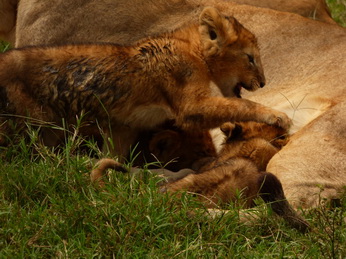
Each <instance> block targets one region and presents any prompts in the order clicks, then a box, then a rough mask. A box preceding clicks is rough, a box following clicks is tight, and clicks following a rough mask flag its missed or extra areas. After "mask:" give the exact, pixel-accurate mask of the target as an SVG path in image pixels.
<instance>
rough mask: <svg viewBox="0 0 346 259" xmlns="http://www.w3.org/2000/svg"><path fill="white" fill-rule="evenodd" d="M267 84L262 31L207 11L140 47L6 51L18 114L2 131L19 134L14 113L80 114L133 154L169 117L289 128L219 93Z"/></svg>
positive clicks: (6, 87)
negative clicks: (146, 133) (142, 134)
mask: <svg viewBox="0 0 346 259" xmlns="http://www.w3.org/2000/svg"><path fill="white" fill-rule="evenodd" d="M264 80H265V79H264V75H263V71H262V68H261V61H260V57H259V51H258V49H257V43H256V38H255V37H254V35H253V34H251V33H250V32H249V31H248V30H247V29H245V28H244V27H243V26H242V25H241V24H239V23H238V22H237V20H235V19H234V18H232V17H225V16H222V15H220V14H219V12H218V11H217V9H215V8H212V7H206V8H205V9H204V10H203V11H202V12H201V14H200V17H199V22H198V23H192V24H188V25H186V26H184V27H182V28H180V29H177V30H175V31H173V32H171V33H167V34H164V35H161V36H158V37H155V38H149V39H145V40H143V41H140V42H138V43H137V44H135V45H134V46H129V47H122V46H118V45H111V44H107V45H67V46H61V47H41V48H39V47H32V48H24V49H14V50H11V51H8V52H6V53H4V54H2V55H1V56H0V86H1V92H2V93H3V96H2V102H1V111H2V114H4V113H5V114H8V116H2V124H1V132H2V133H3V134H5V135H7V134H9V133H10V128H9V123H7V117H10V118H12V119H13V120H15V122H16V124H17V125H18V124H20V123H21V122H22V121H23V116H29V117H30V118H31V119H34V120H35V121H36V122H37V121H43V122H53V123H56V124H59V123H60V122H61V120H62V119H64V120H66V122H67V124H74V123H76V121H75V120H76V115H78V114H84V115H83V116H84V120H86V121H94V120H97V124H98V125H99V127H100V128H101V129H102V130H103V131H104V132H105V133H106V135H108V136H109V137H112V139H113V143H111V145H109V148H110V149H111V153H113V155H119V156H120V157H125V156H127V154H128V152H129V148H130V146H131V144H133V143H134V141H135V139H136V137H137V134H138V132H139V131H141V130H144V129H150V128H153V127H155V126H157V125H160V124H161V123H163V122H164V121H166V120H168V119H174V120H175V123H176V125H177V126H179V127H181V128H183V129H190V130H191V129H198V130H199V129H209V128H212V127H216V126H218V125H220V124H221V123H223V122H225V121H229V120H239V121H248V120H254V121H259V122H265V123H268V124H271V125H274V124H275V125H279V126H281V127H283V128H286V129H287V128H288V127H289V125H290V119H289V118H288V117H287V116H286V115H285V114H284V113H281V112H277V111H275V110H272V109H269V108H266V107H265V106H262V105H258V104H256V103H254V102H251V101H248V100H244V99H238V98H229V99H227V98H224V97H215V96H214V95H215V94H218V95H220V93H222V95H223V96H227V97H232V96H238V95H239V91H240V87H245V88H246V89H248V90H250V91H254V90H257V89H258V88H260V87H263V86H264V82H265V81H264ZM23 104H25V105H23ZM13 114H14V115H15V116H12V115H13ZM38 123H39V122H38ZM47 134H48V136H47ZM43 135H45V136H44V139H50V142H53V141H52V140H51V138H54V137H55V136H54V134H50V133H47V131H44V129H43ZM108 144H109V143H108Z"/></svg>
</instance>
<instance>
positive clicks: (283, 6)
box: [0, 0, 335, 47]
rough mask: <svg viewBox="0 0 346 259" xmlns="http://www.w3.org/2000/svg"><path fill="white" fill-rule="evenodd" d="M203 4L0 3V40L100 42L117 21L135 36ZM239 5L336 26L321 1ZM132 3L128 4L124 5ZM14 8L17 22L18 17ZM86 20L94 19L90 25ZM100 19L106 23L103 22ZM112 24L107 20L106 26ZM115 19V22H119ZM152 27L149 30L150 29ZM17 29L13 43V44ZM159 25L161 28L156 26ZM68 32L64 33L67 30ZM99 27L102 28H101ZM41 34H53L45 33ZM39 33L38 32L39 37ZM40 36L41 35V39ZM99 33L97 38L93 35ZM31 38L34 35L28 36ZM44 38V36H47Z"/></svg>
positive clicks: (136, 0)
mask: <svg viewBox="0 0 346 259" xmlns="http://www.w3.org/2000/svg"><path fill="white" fill-rule="evenodd" d="M198 2H203V1H191V0H189V1H182V0H165V1H162V0H147V1H143V0H132V1H131V2H128V1H124V0H117V1H107V0H101V1H100V0H83V1H71V0H64V1H58V0H50V1H35V0H21V1H18V0H1V1H0V38H1V39H4V40H6V41H8V42H10V43H11V44H12V46H17V47H19V46H25V45H28V43H29V44H32V43H33V42H35V43H34V44H42V43H45V44H52V43H53V44H54V43H56V42H57V41H60V42H65V43H66V42H74V38H75V32H77V33H79V37H81V35H80V31H81V28H83V27H85V28H88V33H86V34H85V35H84V36H83V37H85V39H84V40H83V41H90V38H89V37H90V34H89V32H90V31H91V32H92V33H93V36H94V39H95V38H96V40H104V34H103V32H102V31H103V30H109V31H111V30H114V28H115V27H113V26H112V23H113V21H117V22H118V26H117V27H116V28H117V31H118V32H117V33H119V32H120V31H127V32H129V33H131V34H136V33H137V30H140V28H142V27H143V28H145V27H147V28H148V27H149V28H151V29H150V30H151V31H152V32H154V33H155V31H157V29H158V28H159V27H158V26H157V25H156V21H157V20H158V19H159V18H158V17H160V16H161V14H162V13H169V12H171V13H172V16H173V17H169V16H168V17H167V18H168V19H172V18H173V19H174V18H175V17H174V13H175V12H176V11H177V10H179V8H180V9H183V10H186V9H187V8H188V7H187V6H186V5H188V4H191V3H192V4H198ZM232 2H236V3H239V4H248V5H253V6H259V7H264V8H272V9H274V10H279V11H283V12H292V13H297V14H300V15H302V16H306V17H311V18H313V19H316V20H320V21H324V22H327V23H335V22H334V20H333V19H332V18H331V16H330V12H329V9H328V7H327V5H326V3H325V0H291V1H284V0H261V1H258V0H234V1H232ZM129 3H131V4H129ZM17 9H18V20H16V17H17ZM138 10H142V12H140V13H141V18H140V19H141V21H138V18H137V17H135V18H134V17H132V15H134V14H138V13H139V12H138ZM89 21H93V22H92V23H90V22H89ZM104 21H109V22H108V24H105V23H104ZM110 21H112V22H110ZM119 21H121V22H122V24H123V25H122V24H121V22H120V24H119ZM152 25H154V26H152ZM16 26H17V42H16V40H15V36H16V35H15V34H16ZM160 26H161V27H164V24H161V25H160ZM66 28H69V31H66ZM100 28H102V29H101V30H100ZM45 31H51V32H52V31H54V33H53V34H50V35H46V34H45V33H44V32H45ZM40 32H43V33H40ZM40 34H41V35H40ZM96 34H99V35H102V34H103V36H101V37H99V36H98V35H96ZM33 35H34V37H33ZM47 36H48V37H47Z"/></svg>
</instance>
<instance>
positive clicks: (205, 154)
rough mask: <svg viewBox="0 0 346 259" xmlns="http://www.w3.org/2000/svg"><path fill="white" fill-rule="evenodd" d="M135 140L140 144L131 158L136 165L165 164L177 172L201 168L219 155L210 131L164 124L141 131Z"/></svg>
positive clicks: (154, 165)
mask: <svg viewBox="0 0 346 259" xmlns="http://www.w3.org/2000/svg"><path fill="white" fill-rule="evenodd" d="M135 143H138V144H136V148H135V150H134V152H133V154H134V156H136V157H135V159H133V158H128V160H129V161H131V163H132V164H133V165H134V166H143V165H145V164H146V165H147V166H149V168H157V167H162V166H164V168H166V169H168V170H170V171H174V172H176V171H179V170H181V169H183V168H191V169H192V170H198V169H199V168H200V167H201V166H202V165H203V164H204V163H205V162H206V161H208V160H209V159H210V158H211V157H216V150H215V148H214V144H213V141H212V138H211V136H210V134H209V131H208V130H205V131H202V130H195V131H184V130H181V129H179V128H176V127H172V126H171V125H164V126H163V127H159V128H157V129H155V130H152V131H145V132H141V133H140V135H139V137H138V139H137V141H136V142H135ZM148 164H149V165H148Z"/></svg>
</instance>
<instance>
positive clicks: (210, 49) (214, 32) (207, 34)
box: [199, 7, 238, 56]
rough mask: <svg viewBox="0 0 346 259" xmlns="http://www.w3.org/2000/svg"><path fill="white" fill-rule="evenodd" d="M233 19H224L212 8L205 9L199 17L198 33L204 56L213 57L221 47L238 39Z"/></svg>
mask: <svg viewBox="0 0 346 259" xmlns="http://www.w3.org/2000/svg"><path fill="white" fill-rule="evenodd" d="M233 21H235V19H234V18H229V19H228V18H226V17H224V16H222V15H221V14H220V13H219V11H218V10H217V9H215V8H213V7H206V8H204V10H203V11H202V13H201V15H200V17H199V33H200V35H201V43H202V45H203V50H204V55H205V56H213V55H215V54H217V53H218V52H219V51H220V50H221V48H222V47H223V46H225V45H226V44H231V43H233V42H235V41H236V40H237V39H238V33H237V30H236V28H235V26H236V24H237V23H234V22H233Z"/></svg>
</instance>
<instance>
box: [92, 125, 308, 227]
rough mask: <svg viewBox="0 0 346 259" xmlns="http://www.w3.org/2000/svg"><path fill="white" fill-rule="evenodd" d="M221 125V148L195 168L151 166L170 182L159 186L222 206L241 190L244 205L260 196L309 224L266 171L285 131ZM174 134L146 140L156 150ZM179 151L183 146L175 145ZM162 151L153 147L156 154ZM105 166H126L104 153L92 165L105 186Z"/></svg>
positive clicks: (294, 222) (290, 218) (292, 220)
mask: <svg viewBox="0 0 346 259" xmlns="http://www.w3.org/2000/svg"><path fill="white" fill-rule="evenodd" d="M221 130H222V131H223V133H224V135H225V141H224V144H223V148H222V150H221V152H220V154H219V155H218V156H214V157H204V158H200V162H202V163H199V161H196V163H197V164H202V165H201V166H200V168H196V169H195V170H196V171H194V170H191V169H189V168H186V169H181V170H179V171H178V172H171V171H169V170H166V169H154V170H151V171H152V173H154V174H159V175H161V176H162V177H163V178H164V179H165V180H166V181H167V182H168V183H167V184H165V185H164V186H162V187H161V191H162V192H168V193H175V192H181V191H188V192H189V193H192V194H197V195H198V196H197V197H199V199H200V200H201V201H202V202H203V203H204V204H205V205H206V207H208V208H215V207H219V206H221V207H223V206H224V205H227V204H229V203H230V202H232V201H233V202H235V201H237V197H238V194H237V193H239V192H241V202H242V205H245V207H252V206H253V205H254V199H255V198H256V197H261V198H262V199H263V200H264V201H265V202H266V203H268V204H269V205H270V206H271V207H272V209H273V211H274V212H275V213H277V214H278V215H279V216H281V217H283V218H284V219H285V220H286V221H287V222H288V223H289V224H290V225H291V226H292V227H294V228H297V229H298V230H300V231H303V232H304V231H306V230H308V229H309V224H308V223H307V222H306V221H305V220H304V219H302V218H301V217H300V216H299V215H298V214H297V213H296V212H295V211H294V210H293V209H292V207H291V206H290V204H289V203H288V202H287V200H286V197H285V194H284V191H283V189H282V185H281V183H280V181H279V179H278V178H277V177H276V176H275V175H273V174H271V173H268V172H265V168H266V165H267V164H268V162H269V160H270V159H271V158H272V157H273V155H275V154H276V153H277V152H278V151H279V150H280V149H281V147H282V146H284V145H285V144H286V143H287V141H288V139H287V136H286V131H285V130H283V129H282V128H278V127H275V126H270V125H266V124H263V123H256V122H245V123H235V124H233V123H225V124H223V125H222V126H221ZM157 138H158V139H157ZM175 138H176V137H173V136H172V135H169V134H168V135H167V134H165V135H164V136H155V135H153V136H152V138H151V139H150V140H149V145H147V146H152V147H153V150H154V151H155V150H158V148H156V147H155V146H156V145H159V146H160V144H159V142H160V141H161V140H164V141H165V142H167V143H170V142H171V140H172V139H175ZM142 151H143V150H142ZM144 151H145V150H144ZM163 152H166V153H167V155H168V156H169V154H170V150H167V149H166V150H164V151H163ZM176 152H178V153H179V152H180V153H182V152H183V151H181V150H180V151H179V150H176ZM143 153H144V154H147V152H143ZM160 153H161V152H159V153H155V152H154V153H153V155H157V154H160ZM161 156H162V154H161ZM203 162H204V163H203ZM107 169H115V170H116V171H120V172H127V170H126V169H125V168H124V167H123V165H122V164H121V163H119V162H117V161H115V160H113V159H108V158H105V159H101V160H100V161H99V162H98V163H97V165H96V166H95V168H94V170H92V172H91V174H90V178H91V181H92V182H96V183H98V185H99V186H101V187H103V186H104V184H105V182H104V181H103V179H102V178H103V176H104V175H105V174H106V172H107ZM129 171H130V173H137V172H138V171H139V170H138V169H136V168H131V169H130V170H129Z"/></svg>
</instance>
